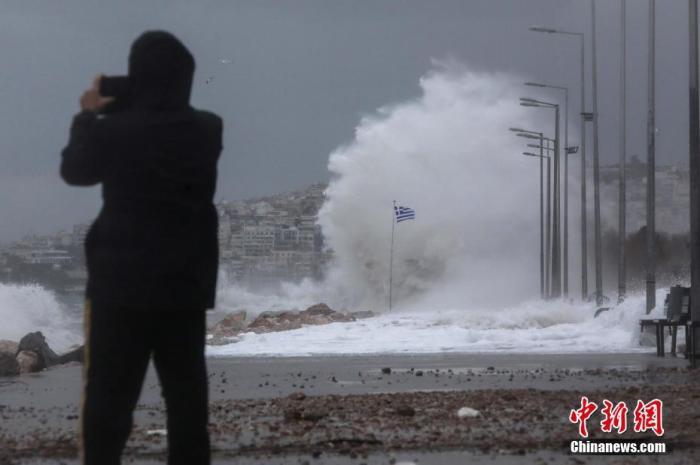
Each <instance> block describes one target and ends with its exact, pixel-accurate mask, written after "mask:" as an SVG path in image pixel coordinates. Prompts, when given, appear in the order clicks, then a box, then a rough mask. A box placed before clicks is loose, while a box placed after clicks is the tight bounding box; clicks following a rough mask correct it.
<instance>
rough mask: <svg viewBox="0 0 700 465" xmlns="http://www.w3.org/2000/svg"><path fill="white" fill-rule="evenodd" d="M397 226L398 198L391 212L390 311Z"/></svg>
mask: <svg viewBox="0 0 700 465" xmlns="http://www.w3.org/2000/svg"><path fill="white" fill-rule="evenodd" d="M395 227H396V200H394V209H393V211H392V212H391V249H390V251H389V311H391V286H392V284H393V280H394V228H395Z"/></svg>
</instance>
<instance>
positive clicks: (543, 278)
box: [510, 128, 549, 299]
mask: <svg viewBox="0 0 700 465" xmlns="http://www.w3.org/2000/svg"><path fill="white" fill-rule="evenodd" d="M510 130H511V131H513V132H516V133H518V134H517V135H518V136H521V137H527V138H534V139H539V145H538V146H536V145H535V144H528V147H536V148H539V149H540V155H539V156H540V296H541V298H542V299H544V298H546V297H547V294H548V285H547V273H546V272H545V244H544V231H545V223H544V187H543V186H544V183H543V177H544V170H543V166H542V159H543V158H542V155H543V154H542V150H543V149H544V147H543V141H544V139H545V138H544V136H543V134H542V133H541V132H537V131H528V130H526V129H520V128H510ZM547 172H548V173H549V157H548V156H547ZM547 186H548V187H547V189H548V190H549V175H548V176H547ZM547 195H548V197H547V206H548V208H549V193H548V194H547ZM547 231H549V223H548V224H547ZM547 247H549V245H548V246H547Z"/></svg>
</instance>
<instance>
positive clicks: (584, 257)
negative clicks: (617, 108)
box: [529, 26, 588, 300]
mask: <svg viewBox="0 0 700 465" xmlns="http://www.w3.org/2000/svg"><path fill="white" fill-rule="evenodd" d="M529 29H530V30H531V31H534V32H543V33H546V34H563V35H568V36H575V37H578V38H579V39H580V40H581V47H580V67H581V78H580V80H581V102H580V114H581V144H580V145H581V299H583V300H586V299H587V298H588V242H587V234H588V233H587V215H588V214H587V211H586V116H585V113H586V80H585V77H586V71H585V70H586V67H585V59H586V54H585V35H584V34H583V33H582V32H572V31H566V30H562V29H556V28H551V27H541V26H532V27H530V28H529Z"/></svg>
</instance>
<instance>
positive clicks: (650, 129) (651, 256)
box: [646, 0, 656, 313]
mask: <svg viewBox="0 0 700 465" xmlns="http://www.w3.org/2000/svg"><path fill="white" fill-rule="evenodd" d="M655 3H656V2H655V1H654V0H649V50H648V54H649V55H648V60H649V62H648V69H647V71H648V80H647V98H648V107H647V237H646V239H647V241H646V242H647V273H646V274H647V283H646V284H647V285H646V311H647V313H649V312H651V310H652V309H653V308H654V307H656V212H655V207H656V204H655V200H656V198H655V197H656V183H655V175H656V160H655V157H656V153H655V152H656V137H655V136H656V134H655V133H656V123H655V121H654V119H655V109H654V106H655V99H654V97H655V93H654V87H655V82H654V81H655V65H656V63H655V58H656V57H655V50H654V44H655V40H654V39H655V38H654V32H655V29H656V28H655V23H656V18H655V11H654V10H655V8H654V6H655Z"/></svg>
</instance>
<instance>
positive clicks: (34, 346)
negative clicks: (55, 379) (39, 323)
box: [17, 331, 84, 373]
mask: <svg viewBox="0 0 700 465" xmlns="http://www.w3.org/2000/svg"><path fill="white" fill-rule="evenodd" d="M83 357H84V348H83V346H80V347H78V348H77V349H74V350H71V351H70V352H67V353H65V354H63V355H58V354H56V352H54V351H53V350H51V348H50V347H49V344H48V343H47V342H46V338H45V337H44V335H43V334H41V332H40V331H37V332H35V333H28V334H26V335H25V336H24V337H23V338H22V339H21V340H20V341H19V346H18V348H17V362H18V363H19V366H20V373H34V372H37V371H41V370H43V369H44V368H47V367H50V366H53V365H58V364H62V363H68V362H81V363H82V361H83Z"/></svg>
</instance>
